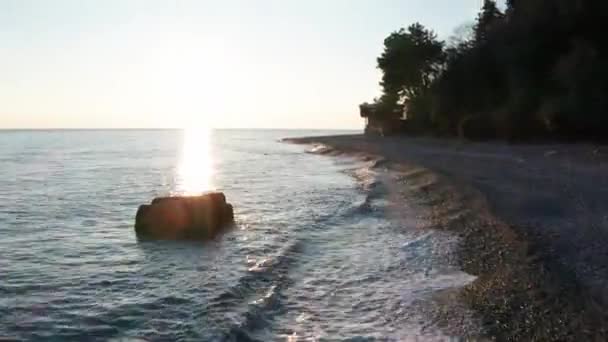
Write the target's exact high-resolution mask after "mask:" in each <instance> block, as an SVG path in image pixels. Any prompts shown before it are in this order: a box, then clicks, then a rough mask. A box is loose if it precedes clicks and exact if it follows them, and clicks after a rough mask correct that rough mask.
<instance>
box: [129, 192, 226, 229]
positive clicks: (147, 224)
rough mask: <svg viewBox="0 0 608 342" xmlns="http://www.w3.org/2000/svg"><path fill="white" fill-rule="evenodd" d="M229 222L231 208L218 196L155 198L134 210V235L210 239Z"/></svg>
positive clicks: (220, 195)
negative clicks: (135, 211)
mask: <svg viewBox="0 0 608 342" xmlns="http://www.w3.org/2000/svg"><path fill="white" fill-rule="evenodd" d="M233 220H234V213H233V209H232V205H231V204H229V203H227V202H226V196H224V194H223V193H221V192H212V193H207V194H203V195H200V196H176V197H158V198H155V199H153V200H152V203H151V204H144V205H141V206H140V207H139V209H138V210H137V215H136V216H135V232H136V233H137V235H138V236H141V237H146V238H153V239H167V240H181V239H210V238H213V237H214V236H215V235H217V233H219V232H220V231H221V230H222V229H223V228H225V227H227V226H229V225H230V224H231V223H232V222H233Z"/></svg>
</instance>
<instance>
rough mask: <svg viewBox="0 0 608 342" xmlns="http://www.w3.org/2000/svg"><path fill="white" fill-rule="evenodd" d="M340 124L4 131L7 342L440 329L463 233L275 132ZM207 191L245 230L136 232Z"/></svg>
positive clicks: (368, 334) (0, 137)
mask: <svg viewBox="0 0 608 342" xmlns="http://www.w3.org/2000/svg"><path fill="white" fill-rule="evenodd" d="M338 133H341V132H320V131H236V130H235V131H214V132H206V131H189V132H186V133H184V132H181V131H175V130H173V131H172V130H167V131H128V130H125V131H123V130H119V131H5V132H0V172H1V175H2V177H0V234H1V235H0V337H8V338H15V339H24V340H44V341H70V340H87V341H89V340H102V341H105V340H121V339H144V340H151V341H156V340H158V341H165V340H166V341H171V340H184V341H187V340H192V341H223V340H233V341H237V340H238V341H240V340H245V341H246V340H259V341H273V340H292V341H295V340H314V339H321V340H324V339H325V340H368V339H369V340H373V339H381V340H402V339H406V338H413V337H415V336H426V337H437V336H440V335H441V331H440V330H439V329H438V328H436V327H434V326H433V324H431V323H429V321H428V317H425V316H424V314H423V313H422V312H424V307H425V305H426V303H430V302H431V301H432V298H433V295H434V294H435V293H436V292H437V291H439V290H441V289H444V288H446V287H449V286H452V285H453V283H454V281H456V280H455V279H461V278H458V277H451V278H450V277H448V276H446V274H448V273H449V272H452V271H450V270H451V268H450V266H449V265H448V261H446V260H448V259H449V255H448V254H449V250H450V248H451V247H450V246H451V245H453V239H452V238H450V237H442V236H441V234H439V233H433V232H428V231H427V232H424V231H423V232H421V231H420V230H417V229H414V227H413V225H414V224H413V223H412V222H413V221H408V220H402V219H395V218H391V215H387V210H386V207H387V206H388V205H390V203H391V199H390V197H389V196H388V195H387V193H388V191H386V190H387V189H386V186H385V184H384V183H383V181H382V177H386V175H382V174H379V173H378V172H376V171H373V170H372V169H370V168H368V165H365V164H364V163H362V162H359V161H356V160H353V159H348V158H332V157H326V156H319V155H315V154H310V153H305V151H306V149H307V148H308V147H305V146H296V145H290V144H285V143H281V142H279V141H278V140H279V139H280V138H283V137H288V136H302V135H314V134H338ZM383 184H384V185H383ZM209 189H217V190H221V191H224V192H225V193H226V194H227V198H228V200H229V201H230V202H232V203H233V204H234V207H235V211H236V219H237V227H236V229H234V230H232V231H229V232H227V233H226V234H224V235H222V236H220V237H218V238H217V239H216V240H214V241H210V242H204V243H203V242H149V241H147V242H138V241H137V239H136V237H135V235H134V231H133V222H134V216H135V212H136V210H137V207H138V206H139V205H140V204H142V203H146V202H149V201H150V200H151V199H152V198H153V197H154V196H158V195H167V194H177V193H186V194H190V193H196V192H198V191H204V190H209ZM407 210H408V209H407V208H403V211H407ZM401 214H402V215H399V216H401V217H408V216H411V217H415V216H416V213H415V212H412V213H407V212H405V213H403V212H402V213H401ZM456 282H457V281H456Z"/></svg>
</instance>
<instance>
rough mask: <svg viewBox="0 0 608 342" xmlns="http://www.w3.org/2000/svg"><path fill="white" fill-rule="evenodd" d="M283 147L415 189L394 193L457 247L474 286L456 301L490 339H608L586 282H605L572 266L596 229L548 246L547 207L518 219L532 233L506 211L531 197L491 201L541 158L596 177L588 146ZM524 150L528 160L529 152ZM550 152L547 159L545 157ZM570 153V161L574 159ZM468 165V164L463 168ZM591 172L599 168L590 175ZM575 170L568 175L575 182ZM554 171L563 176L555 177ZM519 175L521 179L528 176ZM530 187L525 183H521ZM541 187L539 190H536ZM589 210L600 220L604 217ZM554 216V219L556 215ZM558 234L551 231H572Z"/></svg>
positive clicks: (360, 140)
mask: <svg viewBox="0 0 608 342" xmlns="http://www.w3.org/2000/svg"><path fill="white" fill-rule="evenodd" d="M284 141H285V142H289V143H296V144H308V145H319V146H323V147H320V148H318V149H317V151H315V153H318V154H325V155H330V156H331V155H334V156H335V155H351V156H358V157H360V158H362V159H372V158H376V159H378V160H381V161H382V162H381V164H382V167H386V168H388V169H391V170H394V171H397V172H400V173H401V174H403V175H404V179H403V184H408V183H415V184H417V185H416V186H415V187H413V188H412V187H411V186H410V187H408V186H407V185H403V186H400V187H399V188H400V189H398V190H397V191H398V192H401V193H403V192H404V191H405V192H407V191H410V192H411V191H414V192H416V193H417V194H418V195H421V196H423V197H425V198H427V201H424V202H425V203H423V205H425V206H427V207H429V208H430V210H431V212H432V213H433V217H432V219H433V221H434V226H436V227H441V229H445V230H448V231H451V232H453V233H455V234H457V235H458V236H459V237H460V238H461V244H460V246H459V248H458V251H457V258H458V262H459V264H460V267H461V268H462V270H463V271H465V272H467V273H469V274H472V275H475V276H477V277H478V278H477V280H475V281H474V282H473V283H472V284H470V285H467V286H465V287H464V288H463V289H462V290H461V291H459V293H458V295H457V296H458V297H459V298H460V299H461V300H462V301H463V302H464V303H465V304H466V305H467V306H468V307H469V308H470V309H472V310H473V311H474V312H475V313H476V314H477V315H476V316H477V317H476V318H477V319H478V320H479V321H480V322H481V325H482V329H483V331H484V335H485V336H486V337H488V338H493V339H498V340H577V339H578V340H581V339H582V340H603V339H604V338H605V337H606V336H608V333H607V331H606V325H605V322H606V316H605V313H604V310H603V309H602V308H601V306H602V305H601V303H602V302H603V301H604V298H602V297H603V296H602V293H599V295H598V293H597V292H596V290H597V287H594V286H592V285H593V284H592V285H591V286H590V283H589V280H590V279H592V278H594V279H598V278H599V279H601V278H602V277H603V280H606V279H607V278H606V277H605V275H604V274H602V273H601V272H597V273H596V274H594V275H593V276H589V275H587V277H583V276H580V275H579V274H577V272H576V271H580V267H581V266H580V265H579V264H578V261H579V260H578V257H581V256H580V255H576V253H573V250H574V251H575V250H576V248H577V247H578V248H580V247H582V246H583V245H585V242H587V241H589V240H588V239H599V240H600V241H601V240H602V238H603V234H601V229H596V231H598V232H596V233H595V234H594V231H585V232H584V234H583V235H585V236H584V238H582V239H571V243H572V244H573V245H574V246H562V245H561V244H563V241H562V239H560V237H551V234H553V232H544V233H543V232H542V228H544V227H546V225H545V224H546V223H547V222H548V223H552V222H554V221H555V217H551V215H547V214H546V212H545V211H546V208H544V206H543V205H540V206H539V208H537V210H536V211H537V212H540V214H543V215H545V216H548V217H547V220H546V221H547V222H542V221H540V223H538V221H537V224H536V225H534V224H533V223H532V222H534V221H535V220H534V219H535V218H538V217H535V216H539V214H538V213H536V215H535V212H534V211H531V212H524V213H523V216H526V217H525V218H526V219H528V220H529V222H530V223H529V224H522V220H521V219H519V220H518V219H517V218H518V217H517V215H514V213H515V214H520V215H521V214H522V213H521V208H517V207H515V208H513V207H511V208H506V207H507V206H508V204H511V205H513V203H516V202H520V201H521V202H526V201H527V200H530V197H532V198H531V200H532V202H534V201H535V200H537V199H536V198H534V197H535V196H534V188H530V187H529V190H528V191H527V192H525V191H514V192H512V194H511V198H509V197H508V196H506V197H504V198H502V200H497V197H496V195H497V193H496V191H495V189H492V187H494V188H499V189H500V188H501V186H502V187H506V188H507V189H509V188H510V186H511V185H516V183H517V182H518V181H520V182H521V179H520V178H518V179H510V178H509V177H510V176H511V175H510V174H509V173H508V172H507V171H508V168H509V167H513V165H516V167H521V165H522V164H524V165H525V166H528V167H530V169H529V170H528V168H525V170H524V171H526V172H527V173H529V174H530V176H532V171H530V170H534V169H533V167H538V168H540V166H538V165H536V162H538V161H535V160H534V159H535V158H537V159H538V158H543V159H542V160H541V162H543V161H544V159H545V158H552V159H553V160H551V163H549V167H555V164H554V163H556V162H557V163H558V164H559V163H560V162H562V163H563V161H564V159H569V162H570V164H572V163H576V164H577V165H576V166H579V167H582V169H584V170H588V169H589V168H591V169H593V170H594V171H595V172H600V173H601V172H602V171H604V170H605V169H604V167H605V166H606V165H604V164H603V163H605V159H604V158H603V157H604V156H603V155H601V156H599V158H597V159H599V161H597V160H595V161H594V160H590V159H589V156H591V157H593V156H597V153H596V152H591V153H590V154H589V155H584V154H583V153H581V151H580V150H582V149H588V147H587V146H585V147H580V146H579V147H570V146H560V147H562V148H564V147H565V148H566V149H570V150H568V151H566V152H564V151H562V150H558V151H557V152H555V151H556V147H555V146H550V147H549V146H530V147H526V146H518V147H513V149H517V150H523V152H527V153H521V152H520V153H514V152H513V151H509V150H510V149H511V146H505V145H500V144H463V143H456V144H454V143H455V142H453V141H444V140H438V139H428V138H423V139H419V138H405V137H397V138H371V137H364V136H326V137H305V138H293V139H285V140H284ZM449 144H454V145H456V146H453V145H449ZM527 148H528V149H530V150H532V151H526V149H527ZM548 148H550V150H549V151H550V152H551V153H546V152H544V153H543V152H542V151H543V150H547V149H548ZM493 149H494V150H493ZM577 149H580V150H577ZM572 150H574V151H576V153H575V154H573V153H574V152H573V151H572ZM458 157H459V158H458ZM455 158H457V159H455ZM466 158H469V160H464V159H466ZM594 163H595V164H597V165H595V166H594V165H593V164H594ZM492 164H494V165H492ZM496 164H498V165H496ZM529 164H535V165H529ZM541 164H542V163H541ZM470 167H476V169H477V170H476V171H477V172H476V173H473V174H467V170H468V168H470ZM496 167H498V169H497V168H496ZM594 168H596V169H594ZM572 169H574V168H571V169H570V170H569V171H570V172H571V173H572V174H574V175H575V176H576V172H574V171H572ZM479 171H481V172H479ZM555 171H557V172H563V170H561V169H557V170H555ZM469 173H471V172H469ZM572 174H571V175H570V177H572ZM420 175H424V177H427V180H425V181H423V182H418V183H416V182H412V179H413V178H412V177H420ZM480 175H485V176H486V177H485V178H484V179H477V181H483V182H485V186H479V185H480V184H479V182H475V181H471V180H472V179H471V176H472V177H473V178H474V177H479V176H480ZM523 175H524V176H525V175H526V174H525V172H524V173H523ZM492 176H495V177H494V178H493V177H492ZM467 178H468V179H467ZM530 178H534V177H530ZM473 180H475V179H473ZM531 180H532V179H530V180H528V179H526V178H525V177H524V183H527V182H526V181H531ZM583 180H584V179H583ZM512 183H515V184H512ZM519 185H520V186H521V184H519ZM524 185H527V184H524ZM557 185H560V184H559V183H558V184H557ZM561 185H563V184H561ZM537 186H538V187H539V188H541V187H542V184H537ZM574 186H576V184H574ZM513 188H517V187H515V186H513ZM558 188H559V186H558ZM520 189H521V188H520ZM492 190H494V191H492ZM551 190H555V188H553V189H551V188H549V189H548V191H549V192H550V191H551ZM546 191H547V190H546ZM402 195H403V194H402ZM602 195H603V194H602V193H600V194H599V195H598V197H599V198H602ZM566 202H567V201H566ZM505 203H507V206H505ZM537 204H538V203H537ZM540 204H543V202H540ZM563 204H565V205H568V204H569V203H563ZM505 208H506V209H510V210H511V211H509V210H505ZM543 209H544V210H543ZM593 209H596V210H597V209H599V210H600V212H601V210H602V208H601V207H600V208H593ZM554 211H555V210H554ZM589 212H590V209H588V211H586V212H585V211H583V212H582V215H579V216H578V217H574V218H573V221H578V222H580V219H581V218H584V219H588V220H593V219H594V216H593V215H589V217H580V216H586V215H585V214H587V213H589ZM553 214H554V215H553V216H559V215H558V214H559V213H558V211H555V212H554V213H553ZM566 214H569V213H566ZM541 216H542V215H541ZM543 223H545V224H543ZM600 224H601V222H600ZM564 227H565V226H561V227H555V228H556V229H557V228H561V229H568V228H570V227H565V228H564ZM548 233H549V235H548ZM567 247H570V249H569V248H567ZM573 247H574V249H572V248H573ZM555 248H562V250H561V251H565V253H564V254H563V255H560V254H559V253H558V252H557V251H556V250H555ZM558 251H559V250H558ZM596 253H599V252H598V251H596ZM594 261H595V263H596V264H597V265H588V266H602V265H603V263H604V262H605V261H606V260H605V259H602V258H601V256H600V257H599V258H597V259H595V260H594ZM568 263H570V264H568ZM577 267H578V268H579V269H577ZM599 284H603V282H601V281H600V282H599ZM595 285H597V283H596V284H595ZM600 287H601V286H600ZM450 316H451V313H450V312H449V311H447V312H445V313H443V315H442V317H438V319H439V321H440V322H449V321H450ZM445 324H448V323H445Z"/></svg>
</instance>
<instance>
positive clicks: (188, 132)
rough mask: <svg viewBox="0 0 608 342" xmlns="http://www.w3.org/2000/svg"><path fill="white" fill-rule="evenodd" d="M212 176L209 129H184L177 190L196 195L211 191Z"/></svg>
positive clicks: (183, 193)
mask: <svg viewBox="0 0 608 342" xmlns="http://www.w3.org/2000/svg"><path fill="white" fill-rule="evenodd" d="M212 177H213V155H212V151H211V130H210V129H208V128H186V129H184V131H183V145H182V155H181V159H180V163H179V166H178V168H177V184H176V186H177V192H178V193H179V194H182V195H198V194H201V193H203V192H207V191H211V190H213V184H212Z"/></svg>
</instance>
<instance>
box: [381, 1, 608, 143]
mask: <svg viewBox="0 0 608 342" xmlns="http://www.w3.org/2000/svg"><path fill="white" fill-rule="evenodd" d="M605 19H608V2H605V1H597V0H526V1H522V0H510V1H507V8H506V10H504V11H501V10H500V9H499V8H498V6H497V5H496V3H495V1H493V0H485V1H484V4H483V7H482V9H481V11H480V13H479V16H478V18H477V20H476V23H475V25H474V26H473V27H472V32H471V34H470V35H469V36H468V37H460V39H455V40H454V41H453V42H452V43H448V44H446V43H444V42H441V41H439V40H438V39H437V37H436V35H435V34H434V33H433V32H432V31H430V30H428V29H426V28H424V27H423V26H422V25H420V24H414V25H411V26H410V27H409V28H408V29H407V30H404V29H401V30H400V31H397V32H394V33H392V34H391V35H390V36H389V37H388V38H387V39H386V40H385V42H384V43H385V49H384V52H383V53H382V55H381V56H380V57H379V58H378V67H379V68H380V69H381V70H382V71H383V78H382V82H381V85H382V88H383V92H384V95H383V96H382V97H381V98H380V99H379V100H377V102H378V103H379V104H381V105H383V106H388V107H390V106H391V105H404V106H405V108H406V111H407V117H408V119H410V120H411V121H412V122H414V123H415V125H414V127H416V129H417V130H418V131H420V130H423V131H426V132H431V133H436V134H442V135H461V136H465V137H468V138H476V139H491V138H503V139H510V140H513V139H516V140H522V139H542V138H560V139H594V140H599V139H605V138H606V137H608V134H607V133H608V97H607V96H606V95H608V38H607V37H608V36H607V35H606V34H605V33H604V32H603V30H602V29H601V27H602V26H603V24H604V23H605V22H606V21H605ZM387 101H389V102H390V103H383V102H387Z"/></svg>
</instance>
